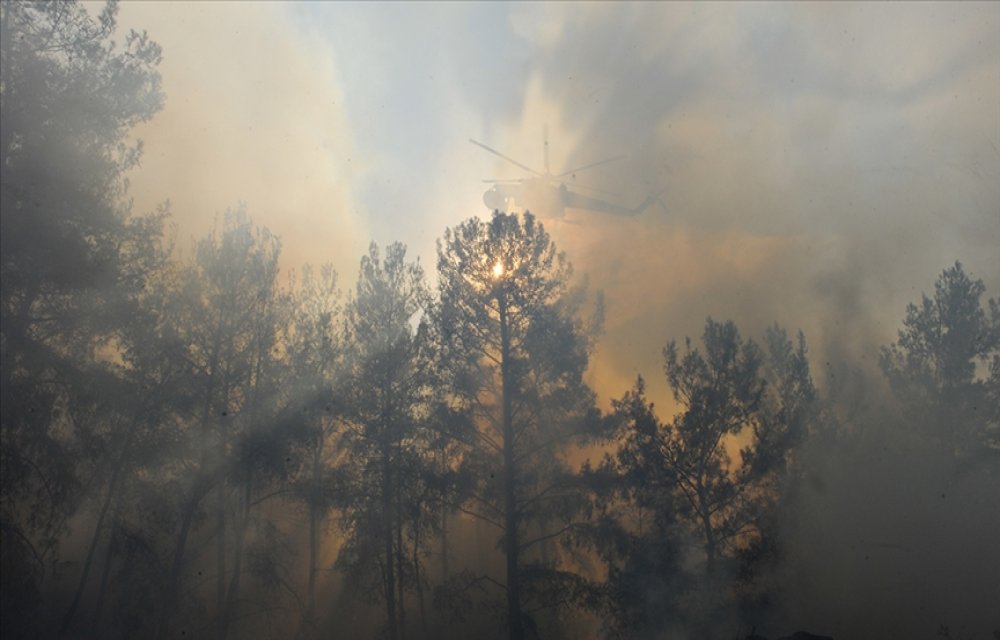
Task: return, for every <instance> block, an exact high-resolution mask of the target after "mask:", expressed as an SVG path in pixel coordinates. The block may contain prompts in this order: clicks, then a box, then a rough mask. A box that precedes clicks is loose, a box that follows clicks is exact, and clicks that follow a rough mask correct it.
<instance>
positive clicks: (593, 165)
mask: <svg viewBox="0 0 1000 640" xmlns="http://www.w3.org/2000/svg"><path fill="white" fill-rule="evenodd" d="M624 157H625V156H624V155H621V156H615V157H614V158H608V159H607V160H601V161H599V162H592V163H590V164H585V165H583V166H582V167H577V168H576V169H570V170H569V171H566V172H565V173H560V174H559V175H557V176H553V177H555V178H562V177H565V176H568V175H569V174H571V173H576V172H577V171H583V170H584V169H590V168H591V167H596V166H599V165H602V164H607V163H609V162H614V161H615V160H621V159H622V158H624Z"/></svg>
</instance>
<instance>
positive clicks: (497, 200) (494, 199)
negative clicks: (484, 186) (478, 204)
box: [483, 187, 504, 211]
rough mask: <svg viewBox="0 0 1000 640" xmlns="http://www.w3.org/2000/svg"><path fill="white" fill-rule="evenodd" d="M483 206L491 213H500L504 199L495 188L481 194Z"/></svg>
mask: <svg viewBox="0 0 1000 640" xmlns="http://www.w3.org/2000/svg"><path fill="white" fill-rule="evenodd" d="M483 204H485V205H486V208H487V209H489V210H491V211H501V210H503V207H504V198H503V196H501V195H500V192H499V191H498V190H497V188H496V187H493V188H492V189H490V190H489V191H487V192H486V193H484V194H483Z"/></svg>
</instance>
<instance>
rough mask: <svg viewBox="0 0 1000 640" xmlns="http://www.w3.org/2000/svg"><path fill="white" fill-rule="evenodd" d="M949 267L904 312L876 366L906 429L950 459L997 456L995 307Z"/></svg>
mask: <svg viewBox="0 0 1000 640" xmlns="http://www.w3.org/2000/svg"><path fill="white" fill-rule="evenodd" d="M985 291H986V287H985V285H984V284H983V282H982V280H973V279H971V278H970V277H969V276H968V275H966V273H965V271H964V270H963V269H962V264H961V263H960V262H956V263H955V265H954V266H953V267H949V268H947V269H945V270H944V271H943V272H942V273H941V275H940V277H938V280H937V282H935V283H934V297H933V298H928V297H927V296H926V295H924V296H922V298H921V302H920V304H919V305H914V304H910V305H908V306H907V308H906V318H905V319H904V320H903V328H902V329H900V331H899V337H898V338H897V340H896V342H895V343H893V344H891V345H889V346H886V347H883V348H882V352H881V359H880V364H881V366H882V371H883V372H884V373H885V375H886V377H887V378H888V379H889V383H890V385H891V386H892V389H893V391H894V392H895V394H896V396H897V397H898V399H899V400H900V402H901V403H902V406H903V409H904V411H905V412H906V414H907V417H908V418H909V420H910V421H911V423H912V424H913V425H914V426H915V427H917V428H918V429H922V430H924V433H926V434H928V435H931V436H933V437H934V438H937V439H939V441H940V442H941V443H942V444H943V445H944V446H945V447H946V448H947V449H948V450H949V451H950V452H952V453H953V454H955V455H961V454H966V455H968V454H971V453H975V452H976V451H977V450H981V449H980V448H982V447H986V448H988V449H993V450H994V451H996V450H1000V301H998V300H996V299H993V298H991V299H990V300H989V301H988V311H987V309H984V308H983V306H982V303H981V301H980V298H981V297H982V295H983V293H984V292H985Z"/></svg>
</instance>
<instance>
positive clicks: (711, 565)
mask: <svg viewBox="0 0 1000 640" xmlns="http://www.w3.org/2000/svg"><path fill="white" fill-rule="evenodd" d="M698 501H699V506H700V507H701V514H700V516H701V526H702V531H703V533H704V535H705V575H706V576H707V577H708V578H709V579H711V578H712V576H714V575H715V556H716V549H715V528H714V527H712V514H711V513H710V512H709V510H708V506H707V498H706V496H705V492H704V489H702V488H701V487H698Z"/></svg>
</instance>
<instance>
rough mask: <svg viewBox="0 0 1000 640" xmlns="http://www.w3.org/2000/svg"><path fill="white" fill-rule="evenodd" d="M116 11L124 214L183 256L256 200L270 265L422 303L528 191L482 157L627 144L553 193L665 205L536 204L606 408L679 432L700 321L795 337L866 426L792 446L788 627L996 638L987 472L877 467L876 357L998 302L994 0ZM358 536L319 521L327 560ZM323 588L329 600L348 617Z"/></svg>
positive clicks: (784, 617)
mask: <svg viewBox="0 0 1000 640" xmlns="http://www.w3.org/2000/svg"><path fill="white" fill-rule="evenodd" d="M87 6H88V7H91V8H93V10H94V11H93V12H94V13H96V11H98V10H99V9H100V6H102V5H101V4H100V3H97V4H91V3H88V5H87ZM118 22H119V25H120V26H121V27H124V28H126V29H127V28H129V27H132V28H136V29H140V30H141V29H145V30H146V31H148V33H149V35H150V37H151V38H152V39H153V40H155V41H156V42H158V43H159V44H160V45H161V46H162V48H163V61H162V63H161V65H160V66H159V70H160V73H161V74H162V88H163V91H164V93H165V95H166V101H165V106H164V108H163V109H162V111H160V112H159V113H157V114H156V115H155V116H154V117H153V118H152V119H151V120H149V121H148V122H145V123H143V124H141V125H140V126H138V127H136V128H135V129H134V130H133V131H132V136H133V138H135V139H141V140H142V141H143V144H144V153H143V156H142V160H141V164H140V166H138V167H136V168H135V169H133V170H132V171H131V172H130V173H129V174H128V179H129V181H130V189H129V195H130V197H132V198H134V201H135V207H134V210H135V211H137V212H147V211H152V210H154V209H155V207H156V206H157V205H158V204H159V203H161V202H164V201H166V200H169V201H170V212H171V218H170V220H171V222H172V224H173V225H174V226H175V229H176V231H175V233H176V238H177V241H178V242H177V244H178V246H179V249H180V251H181V253H182V254H187V253H188V252H190V250H191V247H192V246H193V239H195V238H201V237H203V236H204V235H205V234H207V233H208V232H210V231H211V230H212V229H213V228H214V227H215V225H216V223H217V221H218V220H219V218H220V216H221V215H222V214H223V213H224V212H225V211H227V210H228V209H234V208H237V207H239V206H245V208H246V210H247V212H248V213H249V215H250V216H251V217H252V218H253V220H254V223H255V224H257V225H260V226H266V227H267V228H269V229H270V231H271V232H272V233H273V234H275V235H277V236H280V238H281V242H282V254H281V269H282V272H283V274H287V273H288V272H289V271H296V270H299V269H301V267H302V266H303V265H304V264H306V263H312V264H321V263H331V264H333V265H334V267H335V268H336V270H337V272H338V273H339V274H340V278H339V282H340V284H341V288H343V289H350V288H351V287H353V285H354V282H355V279H356V276H357V265H358V261H359V259H360V257H361V256H362V255H364V254H365V252H366V248H367V246H368V243H369V242H371V241H375V242H377V243H378V244H379V245H386V244H387V243H390V242H393V241H401V242H403V243H404V244H406V245H407V246H408V256H411V257H418V258H419V260H420V262H421V264H422V265H423V267H424V269H425V271H426V273H427V275H428V277H429V279H430V280H431V283H432V285H433V283H434V280H435V278H436V275H435V273H434V272H435V268H434V267H435V263H436V253H435V243H436V241H437V240H438V239H439V238H441V237H442V235H443V233H444V231H445V229H446V228H448V227H451V228H454V227H455V226H456V225H458V224H460V223H461V222H462V221H463V220H465V219H467V218H470V217H472V216H479V217H480V218H486V217H488V216H489V215H490V211H489V210H487V208H486V207H485V206H484V204H483V192H484V191H486V190H487V189H489V188H490V187H491V186H492V185H491V184H489V183H485V182H484V180H487V179H505V178H522V177H526V176H527V175H528V174H527V173H526V172H524V171H522V170H521V169H519V168H517V167H515V166H513V165H512V164H510V163H508V162H505V161H503V160H502V159H500V158H498V157H496V156H493V155H490V154H488V153H487V152H485V151H484V150H482V149H480V148H478V147H476V146H473V145H472V144H470V143H469V138H474V139H476V140H479V141H481V142H482V143H484V144H486V145H489V146H490V147H492V148H494V149H496V150H498V151H499V152H501V153H503V154H505V155H507V156H509V157H511V158H513V159H515V160H517V161H518V162H521V163H524V164H526V165H528V166H529V167H531V168H533V169H537V170H538V171H544V168H543V138H544V136H545V135H547V140H548V154H549V155H548V159H549V164H550V166H551V171H552V173H553V174H560V173H562V172H563V171H564V170H567V169H570V168H573V167H579V166H584V165H587V164H590V163H592V162H596V161H599V160H602V159H605V158H609V157H613V156H617V155H619V154H624V155H625V156H626V157H625V158H623V159H621V160H618V161H615V162H611V163H608V164H606V165H602V166H600V167H595V168H593V169H587V170H583V171H580V172H579V173H578V174H573V175H572V176H568V177H567V178H566V186H567V187H568V188H569V189H570V190H573V191H580V192H581V193H586V194H587V195H593V194H594V192H593V191H588V190H587V189H588V188H594V189H599V190H600V192H599V195H596V196H594V197H598V198H600V199H603V200H606V201H608V202H611V203H613V204H616V205H620V206H622V207H634V206H636V205H638V204H639V203H640V202H643V201H644V200H645V199H646V198H648V197H655V198H656V201H655V202H654V203H653V204H652V205H650V206H649V207H647V208H646V209H645V210H644V211H642V212H641V213H639V214H638V215H635V216H615V215H609V214H605V213H600V212H596V211H587V210H578V209H568V210H567V211H566V212H565V215H564V216H561V217H553V216H548V215H546V213H545V212H539V216H540V219H541V221H542V223H543V224H544V225H545V227H546V229H547V230H548V231H549V232H550V234H551V235H552V237H553V239H554V241H555V243H556V244H557V246H558V248H559V249H560V250H562V251H564V252H565V253H566V254H567V256H568V258H569V260H570V261H571V262H572V263H573V265H574V268H575V273H576V274H577V275H578V276H581V277H582V276H584V275H586V276H587V277H588V278H589V283H590V287H591V288H592V289H593V290H599V291H602V292H603V294H604V296H605V300H606V309H607V310H606V322H605V330H604V334H603V335H602V337H601V338H600V340H599V342H598V345H597V349H596V353H595V354H594V357H593V358H592V360H591V363H590V368H589V370H588V372H587V381H588V383H589V384H590V385H591V386H592V388H593V389H594V391H595V392H596V394H597V397H598V403H599V406H601V408H602V409H604V410H606V409H607V408H608V407H609V406H610V402H611V400H612V399H613V398H619V397H621V395H622V394H623V393H624V392H625V391H626V390H627V389H629V388H630V387H631V386H632V385H633V383H634V382H635V379H636V377H637V376H639V375H641V376H643V377H644V378H645V380H646V383H647V392H648V396H649V398H650V399H651V400H653V401H655V403H656V406H657V409H658V411H659V413H660V417H661V418H662V419H664V420H669V419H670V418H672V417H673V415H674V413H675V412H676V410H677V404H676V401H675V400H674V398H673V396H672V394H671V391H670V388H669V386H668V384H667V381H666V378H665V375H664V373H663V356H662V351H661V350H662V348H663V346H664V345H665V344H666V343H667V341H669V340H671V339H676V340H678V341H679V342H680V341H682V340H683V339H684V337H685V336H690V337H691V338H692V340H693V341H694V342H695V343H697V341H698V339H699V338H700V336H701V333H702V329H703V327H704V324H705V319H706V317H709V316H710V317H712V318H713V319H716V320H728V319H732V320H733V321H734V322H735V323H736V325H737V326H738V327H739V329H740V331H741V333H742V335H744V336H749V337H752V338H754V339H755V340H759V339H760V338H761V337H762V335H763V333H764V331H765V329H766V328H767V327H769V326H771V325H772V324H774V323H778V324H780V325H781V326H783V327H784V328H786V329H787V330H788V331H789V334H790V335H794V332H795V331H796V330H798V329H801V330H802V331H803V332H804V334H805V338H806V344H807V345H808V348H809V356H810V360H811V364H812V375H813V377H814V378H815V380H816V382H817V386H818V387H819V388H820V390H821V392H823V393H825V394H828V395H831V396H833V395H835V396H837V397H838V399H839V400H840V401H841V404H842V406H840V407H839V410H841V411H847V412H850V411H851V410H855V409H856V410H857V411H858V412H859V413H863V414H865V415H866V416H868V417H867V418H866V420H868V423H870V424H868V423H866V424H868V426H867V427H866V428H868V429H869V431H867V432H865V433H864V437H863V438H862V439H861V440H859V442H862V443H863V446H862V445H858V447H857V448H855V449H851V448H849V447H847V446H846V445H845V446H842V447H839V448H833V449H830V450H826V449H823V448H822V447H821V446H820V445H813V448H811V449H808V450H807V451H806V452H805V453H804V454H803V455H804V459H805V460H806V461H807V464H808V465H809V467H810V472H809V473H808V474H807V477H808V480H809V481H808V482H807V486H806V488H805V489H803V491H802V494H801V496H799V498H800V502H798V503H796V505H797V506H798V508H799V511H798V512H796V514H794V515H790V516H788V517H787V521H785V522H783V523H782V531H783V533H784V535H786V540H787V544H788V548H787V556H786V557H785V558H783V561H782V564H781V565H780V566H779V568H778V569H776V571H775V576H774V579H776V580H778V581H780V582H782V583H783V585H784V589H783V591H782V594H783V598H784V600H783V601H782V602H780V603H777V604H776V605H775V608H774V612H773V619H774V620H775V621H780V622H778V624H781V625H782V627H781V629H780V631H781V632H791V631H792V630H793V629H798V628H805V629H810V630H814V631H816V632H819V633H828V634H830V635H832V636H833V637H835V638H837V639H838V640H845V639H849V638H854V637H865V638H890V637H932V634H933V633H934V632H935V631H936V630H937V629H938V627H939V626H941V625H950V628H951V630H952V633H955V634H966V635H967V636H968V637H970V638H973V637H974V638H979V637H987V636H986V634H988V633H990V632H992V631H993V629H994V628H995V626H996V625H998V624H1000V622H998V621H997V616H996V610H995V609H993V610H992V611H991V609H990V608H991V606H994V605H995V603H997V602H1000V578H998V575H1000V573H998V568H1000V545H997V544H996V543H993V542H991V536H993V535H995V533H992V532H996V531H1000V508H997V506H996V505H997V504H1000V474H998V473H997V472H996V469H995V468H994V469H992V470H986V471H980V470H976V471H975V472H970V473H968V474H964V475H963V473H962V470H960V469H959V470H956V469H954V468H952V467H950V466H948V464H947V461H944V460H940V459H931V458H927V457H919V456H917V455H916V454H913V455H910V453H909V452H908V450H907V448H906V446H905V445H901V450H900V449H899V448H897V449H891V448H884V449H883V448H881V447H882V442H883V440H884V439H890V438H891V434H893V433H896V431H893V430H894V429H901V427H900V424H899V423H900V421H901V418H899V417H898V416H897V415H896V414H894V413H893V411H894V405H893V401H892V400H891V398H890V397H889V394H888V386H887V385H886V383H885V382H884V380H883V379H882V376H881V373H880V372H879V368H878V353H879V347H880V346H882V345H886V344H889V343H890V342H892V341H893V340H894V339H895V338H896V335H897V331H898V330H899V327H900V324H901V321H902V319H903V317H904V315H905V310H906V305H907V304H908V303H911V302H918V301H919V300H920V296H921V294H922V293H927V294H931V293H932V292H933V283H934V281H935V279H936V278H937V276H938V275H939V274H940V273H941V271H942V269H944V268H945V267H948V266H950V265H952V264H954V263H955V261H956V260H960V261H961V262H962V264H963V266H964V268H965V271H966V273H968V274H970V276H971V277H972V278H973V279H981V280H983V282H984V283H985V285H986V288H987V289H986V294H985V295H984V296H983V297H984V299H985V298H989V297H996V296H997V295H998V293H1000V3H992V2H982V3H978V2H966V3H950V2H934V3H908V4H904V3H881V4H871V3H852V2H842V3H817V2H798V3H793V2H785V3H742V2H740V3H725V2H718V3H686V2H664V3H632V2H622V3H610V2H607V3H557V2H551V3H541V2H539V3H449V2H442V3H412V4H411V3H318V2H317V3H312V2H309V3H307V2H299V3H263V2H197V3H196V2H188V3H166V2H125V3H122V5H121V9H120V14H119V19H118ZM543 132H547V134H546V133H543ZM608 194H611V195H608ZM280 280H282V281H284V278H280ZM855 426H856V425H850V428H855ZM887 434H890V435H887ZM289 526H290V527H296V526H297V527H301V526H302V520H301V519H299V520H295V521H294V522H293V523H292V524H291V525H289ZM469 530H470V529H469V528H468V527H467V528H466V533H468V531H469ZM297 531H299V532H300V537H301V538H303V539H302V540H297V541H296V543H297V544H298V543H299V542H301V543H302V544H305V541H304V534H301V531H302V530H301V529H300V530H297ZM491 543H492V541H491V542H490V543H481V541H479V540H478V539H477V540H476V541H475V543H473V542H472V541H470V540H469V539H465V540H462V541H461V542H456V543H455V544H456V548H457V549H461V551H460V552H456V555H457V556H458V555H473V554H474V553H476V554H478V553H480V552H481V547H483V546H484V544H485V546H487V547H489V546H490V544H491ZM339 544H340V541H339V539H338V538H337V534H336V533H335V532H332V531H327V533H326V535H325V542H324V544H323V545H322V552H321V557H322V559H323V563H324V564H325V565H326V566H329V565H331V564H332V563H333V561H334V559H335V557H336V554H337V551H338V550H339V548H340V546H339ZM84 547H85V545H84V544H83V542H82V541H80V540H76V541H74V543H73V545H70V546H68V547H67V549H69V550H70V551H71V555H72V554H76V555H82V554H83V549H84ZM473 550H474V551H473ZM490 550H492V547H490ZM944 550H947V551H944ZM300 560H301V559H300ZM332 573H333V572H328V574H324V575H323V576H322V577H321V578H320V585H321V586H320V588H321V590H322V589H324V588H325V589H326V590H327V591H326V592H325V593H326V594H327V595H329V594H330V593H337V594H340V597H344V596H343V591H342V578H341V577H340V576H339V575H336V576H332V575H331V574H332ZM210 586H211V585H210ZM204 588H205V589H206V590H207V589H208V588H209V587H204ZM345 588H346V589H350V588H351V585H347V586H346V587H345ZM429 597H430V596H428V598H429ZM350 606H351V605H350V604H349V603H348V604H344V602H342V601H338V604H337V605H336V607H337V608H336V611H337V612H343V613H344V615H354V616H355V617H359V619H360V620H361V621H360V622H358V625H359V627H358V628H362V629H366V628H368V627H371V628H372V629H375V628H376V627H377V625H376V623H374V622H371V621H368V620H367V619H366V618H365V616H370V617H371V618H372V619H373V620H375V619H377V618H378V615H380V614H381V610H378V611H375V610H373V611H371V612H368V611H367V610H363V611H361V612H360V613H359V612H358V611H349V609H350ZM338 615H339V613H338ZM963 621H964V622H963ZM991 624H992V625H994V627H989V625H991ZM365 625H368V627H366V626H365ZM962 625H967V626H962ZM742 631H744V632H745V631H747V630H746V629H744V630H742ZM374 632H375V631H373V633H374ZM734 632H735V630H734ZM595 633H596V632H595ZM663 633H664V634H665V635H664V636H663V637H669V638H673V637H676V636H675V635H672V634H673V633H674V631H673V630H670V629H665V630H663ZM769 633H770V632H769ZM775 633H776V634H777V631H775ZM859 634H860V635H859ZM966 635H952V636H951V637H953V638H956V639H957V638H959V637H963V638H964V637H966Z"/></svg>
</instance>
